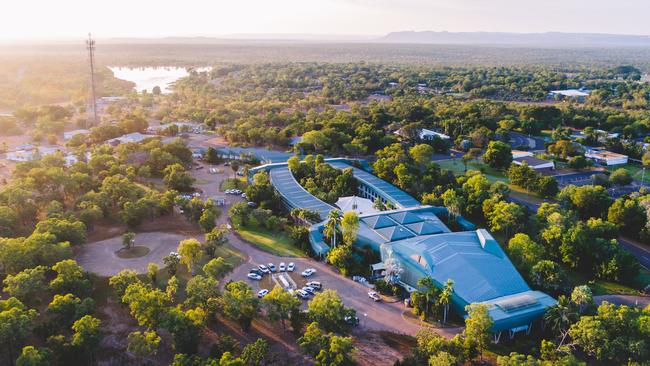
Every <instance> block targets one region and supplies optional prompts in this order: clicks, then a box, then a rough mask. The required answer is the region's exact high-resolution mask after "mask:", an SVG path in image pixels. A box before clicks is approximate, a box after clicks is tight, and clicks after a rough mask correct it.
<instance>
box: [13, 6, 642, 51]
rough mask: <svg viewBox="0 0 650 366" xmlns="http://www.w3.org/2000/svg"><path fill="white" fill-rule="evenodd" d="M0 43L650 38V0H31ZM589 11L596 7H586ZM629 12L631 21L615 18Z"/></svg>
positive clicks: (16, 9)
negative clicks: (422, 35) (421, 35)
mask: <svg viewBox="0 0 650 366" xmlns="http://www.w3.org/2000/svg"><path fill="white" fill-rule="evenodd" d="M1 9H2V10H3V15H4V17H3V18H4V20H3V22H2V23H0V40H5V41H6V40H13V41H20V40H72V39H80V38H83V37H84V36H85V35H86V34H87V33H88V32H92V33H93V35H94V36H95V37H97V38H98V39H110V38H168V37H215V38H235V39H236V38H250V37H258V38H268V37H269V36H294V35H303V36H305V37H307V38H319V37H320V38H341V37H343V38H346V37H351V38H362V39H363V38H371V37H379V36H382V35H385V34H387V33H390V32H400V31H438V32H439V31H448V32H505V33H545V32H560V33H601V34H620V35H650V23H649V22H647V21H646V15H647V14H648V13H650V3H649V2H647V1H642V0H629V1H625V2H616V3H612V2H610V1H606V0H591V1H590V0H565V1H559V0H549V1H547V2H544V3H534V4H532V3H524V2H522V1H517V0H495V1H490V2H486V1H481V0H439V1H436V2H435V3H431V2H429V1H426V0H405V1H400V2H399V3H398V2H396V1H389V0H322V1H319V2H318V3H315V2H306V1H298V0H276V1H273V2H269V1H263V0H244V1H239V2H236V3H233V2H206V1H201V0H187V1H185V2H184V3H182V4H181V5H179V4H178V3H177V2H174V1H172V0H160V1H156V2H154V1H147V0H145V1H138V2H133V1H126V0H115V1H113V2H111V3H106V2H99V1H96V0H88V1H81V0H70V1H66V2H65V3H62V2H52V1H45V0H23V1H20V2H12V3H9V4H4V5H3V6H2V7H1ZM585 9H589V11H585ZM623 13H624V14H625V17H617V16H613V15H616V14H623Z"/></svg>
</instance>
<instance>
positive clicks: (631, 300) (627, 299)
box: [594, 295, 650, 308]
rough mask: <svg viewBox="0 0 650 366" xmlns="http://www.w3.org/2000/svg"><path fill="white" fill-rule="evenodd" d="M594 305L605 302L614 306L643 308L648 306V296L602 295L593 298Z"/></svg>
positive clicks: (649, 303) (649, 301) (649, 302)
mask: <svg viewBox="0 0 650 366" xmlns="http://www.w3.org/2000/svg"><path fill="white" fill-rule="evenodd" d="M594 301H595V302H596V304H598V305H600V303H602V302H603V301H607V302H609V303H612V304H614V305H627V306H634V307H640V308H645V307H646V306H648V305H650V296H630V295H602V296H594Z"/></svg>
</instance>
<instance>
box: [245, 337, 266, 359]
mask: <svg viewBox="0 0 650 366" xmlns="http://www.w3.org/2000/svg"><path fill="white" fill-rule="evenodd" d="M268 353H269V344H268V343H267V342H266V340H264V339H262V338H259V339H258V340H256V341H255V342H253V343H249V344H247V345H246V346H245V347H244V349H243V350H242V352H241V356H240V357H241V359H242V361H243V362H244V365H247V366H263V365H266V364H267V361H268V360H267V357H268Z"/></svg>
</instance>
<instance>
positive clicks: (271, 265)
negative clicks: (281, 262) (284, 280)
mask: <svg viewBox="0 0 650 366" xmlns="http://www.w3.org/2000/svg"><path fill="white" fill-rule="evenodd" d="M267 266H268V267H269V270H270V271H271V272H277V270H276V269H275V264H273V263H269V264H267Z"/></svg>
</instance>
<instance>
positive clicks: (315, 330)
mask: <svg viewBox="0 0 650 366" xmlns="http://www.w3.org/2000/svg"><path fill="white" fill-rule="evenodd" d="M298 344H299V345H300V347H301V348H302V349H304V350H305V352H307V353H308V354H309V355H311V356H316V355H317V354H318V353H319V352H320V350H321V349H324V348H326V347H327V346H328V345H329V338H328V336H327V335H326V334H325V333H324V332H323V331H322V330H321V329H320V327H319V326H318V323H317V322H313V323H311V324H309V325H308V326H307V329H306V330H305V333H304V334H303V336H302V337H300V338H299V339H298Z"/></svg>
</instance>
